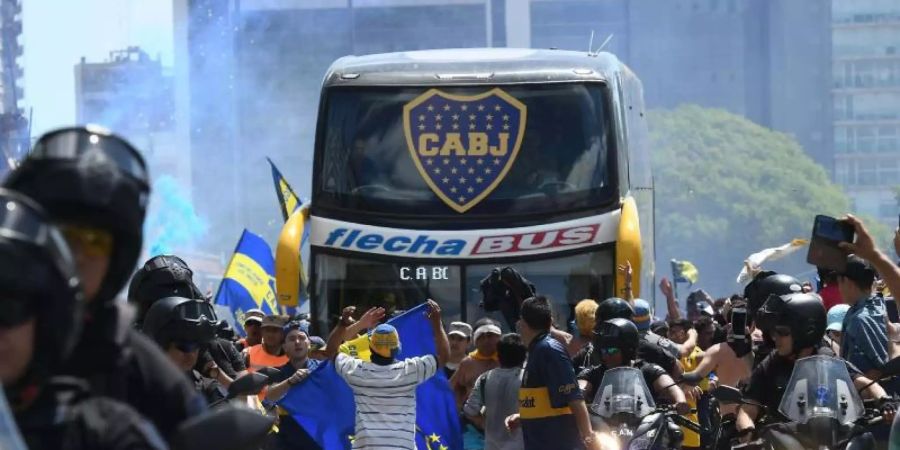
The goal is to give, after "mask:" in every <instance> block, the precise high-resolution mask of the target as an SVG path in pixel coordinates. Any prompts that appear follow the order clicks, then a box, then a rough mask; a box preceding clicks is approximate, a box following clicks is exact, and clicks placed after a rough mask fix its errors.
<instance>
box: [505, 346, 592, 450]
mask: <svg viewBox="0 0 900 450" xmlns="http://www.w3.org/2000/svg"><path fill="white" fill-rule="evenodd" d="M582 399H584V397H583V395H582V393H581V389H579V388H578V382H577V381H576V379H575V369H574V368H573V367H572V360H571V359H569V354H568V353H567V352H566V349H565V347H563V345H562V344H561V343H560V342H559V341H557V340H556V339H553V338H551V337H550V336H549V335H548V334H542V335H539V336H538V337H536V338H535V339H534V341H532V343H531V346H530V348H529V349H528V362H527V363H526V365H525V374H524V376H523V378H522V387H521V389H519V416H520V419H521V421H522V436H523V437H524V440H525V450H546V449H551V448H552V449H559V450H581V449H583V448H584V445H583V444H582V441H581V435H580V434H579V432H578V426H577V425H576V424H575V416H574V415H573V414H572V409H571V408H570V407H569V402H571V401H573V400H582Z"/></svg>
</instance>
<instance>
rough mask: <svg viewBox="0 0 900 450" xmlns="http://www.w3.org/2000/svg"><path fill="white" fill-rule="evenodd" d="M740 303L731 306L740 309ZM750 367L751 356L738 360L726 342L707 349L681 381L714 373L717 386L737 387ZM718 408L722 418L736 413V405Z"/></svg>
mask: <svg viewBox="0 0 900 450" xmlns="http://www.w3.org/2000/svg"><path fill="white" fill-rule="evenodd" d="M740 303H742V302H738V303H737V304H735V305H732V306H733V307H740V306H741V305H740ZM729 319H730V317H729ZM752 365H753V356H752V354H747V355H745V356H744V357H743V358H739V357H738V356H737V354H735V352H734V349H733V348H732V346H731V345H729V343H728V342H722V343H719V344H715V345H713V346H712V347H710V348H708V349H707V350H706V352H705V354H704V355H703V359H702V360H701V361H700V364H699V365H697V367H696V368H695V369H694V370H692V371H690V372H685V374H684V375H683V376H682V379H683V380H684V381H688V382H698V381H700V380H701V379H703V378H705V377H706V376H708V375H709V374H710V372H716V377H717V378H718V383H719V384H721V385H724V386H731V387H738V383H739V382H740V381H741V380H743V379H745V378H749V377H750V369H751V366H752ZM719 407H720V410H721V414H722V416H723V417H724V416H726V415H728V414H734V413H736V412H737V407H738V405H720V406H719Z"/></svg>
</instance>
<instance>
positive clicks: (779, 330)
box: [772, 327, 791, 337]
mask: <svg viewBox="0 0 900 450" xmlns="http://www.w3.org/2000/svg"><path fill="white" fill-rule="evenodd" d="M772 334H774V335H775V336H781V337H787V336H790V335H791V329H790V327H775V328H772Z"/></svg>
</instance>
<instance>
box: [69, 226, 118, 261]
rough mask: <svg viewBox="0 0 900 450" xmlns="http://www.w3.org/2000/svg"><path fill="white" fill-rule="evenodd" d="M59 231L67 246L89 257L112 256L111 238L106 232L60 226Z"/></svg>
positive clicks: (96, 229) (88, 228) (82, 227)
mask: <svg viewBox="0 0 900 450" xmlns="http://www.w3.org/2000/svg"><path fill="white" fill-rule="evenodd" d="M59 228H60V230H61V231H62V234H63V236H65V238H66V241H68V242H69V244H70V245H71V246H72V247H73V248H75V249H77V250H79V251H81V252H84V253H85V254H87V255H88V256H91V257H108V256H110V255H112V250H113V236H112V234H111V233H110V232H108V231H106V230H101V229H99V228H93V227H84V226H79V225H61V226H60V227H59Z"/></svg>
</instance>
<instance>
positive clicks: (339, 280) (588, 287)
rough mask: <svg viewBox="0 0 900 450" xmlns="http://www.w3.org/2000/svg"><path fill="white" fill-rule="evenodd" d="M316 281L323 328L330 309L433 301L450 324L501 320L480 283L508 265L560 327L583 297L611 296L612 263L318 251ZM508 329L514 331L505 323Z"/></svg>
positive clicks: (594, 255)
mask: <svg viewBox="0 0 900 450" xmlns="http://www.w3.org/2000/svg"><path fill="white" fill-rule="evenodd" d="M313 261H314V262H315V273H316V281H315V284H314V285H313V286H312V287H311V288H312V289H313V290H314V292H315V296H316V298H317V299H318V301H319V302H320V304H321V305H323V306H324V308H320V309H319V310H318V311H317V312H318V313H319V314H320V316H318V317H315V320H316V321H318V322H319V326H322V327H325V328H324V329H328V328H329V327H330V325H331V323H330V322H329V319H331V318H330V317H328V316H327V315H326V314H327V313H326V311H331V312H332V314H333V313H334V312H335V311H341V310H342V309H343V308H344V307H345V306H349V305H355V306H357V310H358V311H365V310H366V309H368V308H370V307H372V306H382V307H384V308H386V309H387V310H388V313H389V314H391V313H394V312H395V311H398V310H406V309H409V308H412V307H414V306H416V305H418V304H420V303H422V302H424V301H425V300H426V299H429V298H432V299H434V300H436V301H438V302H439V303H440V304H441V308H442V309H443V317H444V318H445V319H446V320H448V321H453V320H468V321H474V320H476V319H478V318H480V317H482V316H485V315H487V316H490V317H492V318H494V319H497V320H498V321H501V322H502V321H503V316H502V315H501V314H500V313H499V312H491V313H488V312H486V311H484V309H483V308H482V307H481V305H480V304H481V300H482V293H481V282H482V280H483V279H484V278H485V277H486V276H487V275H488V274H490V272H491V270H492V269H494V268H502V267H505V266H510V267H512V268H514V269H515V270H517V271H519V273H521V274H522V275H523V276H525V277H526V278H527V279H528V280H529V281H530V282H532V283H534V284H535V285H536V286H540V292H541V293H542V294H543V295H546V296H548V297H549V298H550V299H551V300H552V303H553V305H554V316H555V317H556V319H557V320H558V322H559V323H565V322H567V321H569V320H571V319H572V317H570V315H571V311H570V307H569V306H567V304H575V303H577V302H578V301H579V300H581V299H583V298H607V297H610V296H612V295H613V290H614V289H613V282H614V280H613V276H614V270H613V266H614V262H613V253H612V250H611V249H603V248H600V249H593V250H589V251H585V252H582V253H577V254H573V255H566V256H549V257H545V258H544V259H538V260H533V261H518V262H515V263H506V264H503V263H490V262H482V261H478V262H471V263H469V264H466V263H465V262H458V263H450V261H423V260H412V259H394V260H385V259H384V258H372V257H368V256H367V255H362V254H358V255H354V256H341V255H334V254H327V253H317V254H316V255H315V256H314V257H313ZM504 328H506V329H513V327H512V326H509V324H506V326H504Z"/></svg>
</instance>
